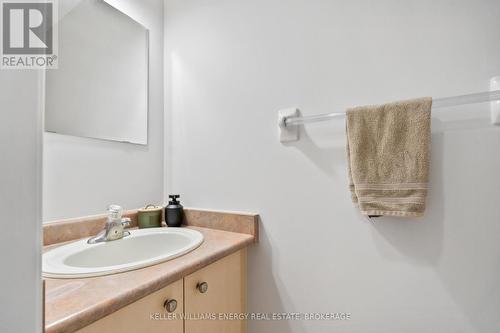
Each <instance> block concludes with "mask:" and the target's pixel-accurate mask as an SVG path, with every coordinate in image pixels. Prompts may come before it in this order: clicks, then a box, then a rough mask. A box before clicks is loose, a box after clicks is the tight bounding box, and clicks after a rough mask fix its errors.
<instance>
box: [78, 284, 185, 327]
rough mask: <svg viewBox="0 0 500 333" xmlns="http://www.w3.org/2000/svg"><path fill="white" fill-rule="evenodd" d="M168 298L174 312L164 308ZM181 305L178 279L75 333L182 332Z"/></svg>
mask: <svg viewBox="0 0 500 333" xmlns="http://www.w3.org/2000/svg"><path fill="white" fill-rule="evenodd" d="M167 300H175V301H176V302H177V307H176V309H175V311H173V312H171V313H168V312H167V311H166V309H165V308H164V303H165V301H167ZM170 305H171V306H172V305H173V303H172V302H171V303H170ZM183 307H184V304H183V280H179V281H177V282H174V283H172V284H170V285H168V286H167V287H165V288H163V289H160V290H158V291H157V292H154V293H152V294H150V295H148V296H146V297H144V298H142V299H140V300H138V301H136V302H134V303H132V304H129V305H127V306H125V307H123V308H121V309H120V310H118V311H116V312H114V313H112V314H110V315H109V316H107V317H104V318H102V319H100V320H98V321H96V322H94V323H92V324H90V325H89V326H87V327H84V328H83V329H81V330H79V331H78V333H160V332H162V333H183V332H184V321H183V318H182V314H183ZM171 309H172V308H171Z"/></svg>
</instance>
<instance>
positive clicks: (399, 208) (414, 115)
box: [347, 98, 432, 217]
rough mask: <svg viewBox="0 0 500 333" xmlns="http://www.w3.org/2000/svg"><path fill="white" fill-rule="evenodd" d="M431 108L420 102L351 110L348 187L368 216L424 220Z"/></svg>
mask: <svg viewBox="0 0 500 333" xmlns="http://www.w3.org/2000/svg"><path fill="white" fill-rule="evenodd" d="M431 107H432V99H431V98H419V99H414V100H409V101H401V102H395V103H390V104H384V105H377V106H362V107H356V108H352V109H349V110H347V157H348V168H349V180H350V184H349V185H350V189H351V195H352V201H353V202H354V203H358V204H359V208H360V210H361V213H362V214H363V215H368V216H379V215H392V216H404V217H412V216H422V215H423V213H424V211H425V198H426V196H427V188H428V182H429V159H430V146H431V132H430V127H431V126H430V125H431V124H430V123H431Z"/></svg>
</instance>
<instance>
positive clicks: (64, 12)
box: [45, 0, 149, 145]
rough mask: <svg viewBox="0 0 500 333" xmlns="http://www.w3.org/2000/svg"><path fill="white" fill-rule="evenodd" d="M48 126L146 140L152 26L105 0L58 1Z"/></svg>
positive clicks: (86, 134)
mask: <svg viewBox="0 0 500 333" xmlns="http://www.w3.org/2000/svg"><path fill="white" fill-rule="evenodd" d="M59 16H60V19H59V24H58V32H59V54H58V62H59V68H58V69H50V70H47V71H46V80H45V82H46V84H45V90H46V92H45V130H46V131H48V132H55V133H60V134H67V135H74V136H82V137H90V138H97V139H105V140H114V141H121V142H130V143H135V144H144V145H145V144H147V143H148V58H149V55H148V50H149V34H148V29H146V28H145V27H144V26H142V25H141V24H139V23H138V22H136V21H134V20H133V19H132V18H130V17H129V16H127V15H126V14H124V13H122V12H121V11H119V10H117V9H116V8H114V7H112V6H111V5H109V4H108V3H106V2H104V1H102V0H64V1H59Z"/></svg>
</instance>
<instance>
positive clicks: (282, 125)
mask: <svg viewBox="0 0 500 333" xmlns="http://www.w3.org/2000/svg"><path fill="white" fill-rule="evenodd" d="M299 116H300V111H299V109H296V108H288V109H283V110H279V111H278V129H279V137H280V142H292V141H297V140H299V126H297V125H292V126H290V125H288V126H287V124H286V120H287V118H290V117H299Z"/></svg>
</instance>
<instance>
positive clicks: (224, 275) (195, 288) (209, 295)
mask: <svg viewBox="0 0 500 333" xmlns="http://www.w3.org/2000/svg"><path fill="white" fill-rule="evenodd" d="M245 312H246V251H245V250H241V251H239V252H236V253H234V254H232V255H230V256H227V257H225V258H223V259H221V260H219V261H216V262H215V263H213V264H211V265H209V266H207V267H205V268H202V269H200V270H199V271H196V272H194V273H193V274H191V275H188V276H186V277H185V278H184V314H185V316H186V320H185V322H184V326H185V332H186V333H226V332H227V333H244V332H246V321H245V320H238V318H239V317H237V316H238V315H241V314H244V313H245ZM203 316H205V317H203ZM229 316H232V317H229Z"/></svg>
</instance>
